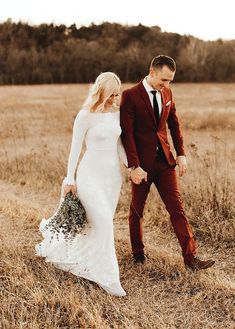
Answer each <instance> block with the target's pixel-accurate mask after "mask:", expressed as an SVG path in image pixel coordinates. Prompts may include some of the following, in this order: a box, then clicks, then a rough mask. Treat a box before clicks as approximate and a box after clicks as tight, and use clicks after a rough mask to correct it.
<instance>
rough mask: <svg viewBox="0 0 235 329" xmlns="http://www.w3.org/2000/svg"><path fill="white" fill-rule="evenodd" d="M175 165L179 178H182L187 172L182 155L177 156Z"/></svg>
mask: <svg viewBox="0 0 235 329" xmlns="http://www.w3.org/2000/svg"><path fill="white" fill-rule="evenodd" d="M176 163H177V165H178V166H179V176H180V177H182V176H183V175H184V174H185V173H186V171H187V160H186V157H185V156H184V155H179V156H177V159H176Z"/></svg>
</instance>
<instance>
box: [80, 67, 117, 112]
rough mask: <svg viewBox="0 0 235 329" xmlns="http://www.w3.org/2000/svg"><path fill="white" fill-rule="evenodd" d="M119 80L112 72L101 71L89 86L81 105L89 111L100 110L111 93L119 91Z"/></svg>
mask: <svg viewBox="0 0 235 329" xmlns="http://www.w3.org/2000/svg"><path fill="white" fill-rule="evenodd" d="M120 86H121V81H120V79H119V77H118V76H117V75H116V74H115V73H113V72H103V73H101V74H100V75H98V77H97V78H96V80H95V82H94V84H93V85H92V86H91V87H90V90H89V93H88V97H87V99H86V100H85V102H84V104H83V107H84V108H85V109H87V110H89V111H90V112H102V111H103V110H104V104H105V103H106V101H107V100H108V99H109V97H110V96H111V95H113V94H117V93H119V90H120Z"/></svg>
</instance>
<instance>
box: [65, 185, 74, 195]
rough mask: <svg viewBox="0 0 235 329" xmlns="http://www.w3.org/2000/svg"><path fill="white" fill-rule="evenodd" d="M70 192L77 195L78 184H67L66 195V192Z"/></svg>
mask: <svg viewBox="0 0 235 329" xmlns="http://www.w3.org/2000/svg"><path fill="white" fill-rule="evenodd" d="M69 192H72V193H73V195H77V186H76V185H65V187H64V196H66V194H67V193H69Z"/></svg>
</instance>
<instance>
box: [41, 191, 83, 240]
mask: <svg viewBox="0 0 235 329" xmlns="http://www.w3.org/2000/svg"><path fill="white" fill-rule="evenodd" d="M86 224H87V217H86V211H85V209H84V207H83V205H82V203H81V201H80V200H79V198H78V197H77V196H74V195H73V194H72V192H69V193H67V194H66V196H65V197H64V200H63V202H62V203H61V205H60V207H59V209H58V210H57V212H56V213H55V214H54V215H53V216H52V217H51V218H50V220H49V223H48V224H46V226H45V228H46V229H49V230H50V232H51V233H52V237H51V239H53V238H54V236H56V237H57V239H58V238H59V233H60V232H62V233H63V234H64V238H65V240H66V241H72V240H73V239H74V238H75V236H76V235H77V234H79V233H81V232H82V231H83V230H84V228H85V226H86Z"/></svg>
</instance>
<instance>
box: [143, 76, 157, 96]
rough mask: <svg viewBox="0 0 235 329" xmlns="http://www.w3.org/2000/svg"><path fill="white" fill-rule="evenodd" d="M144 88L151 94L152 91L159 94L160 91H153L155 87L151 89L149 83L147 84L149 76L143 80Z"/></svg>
mask: <svg viewBox="0 0 235 329" xmlns="http://www.w3.org/2000/svg"><path fill="white" fill-rule="evenodd" d="M143 86H144V88H145V90H146V91H147V93H150V92H151V91H156V92H157V93H158V90H155V89H153V87H151V86H150V85H149V84H148V82H147V76H146V77H145V78H144V79H143Z"/></svg>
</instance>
